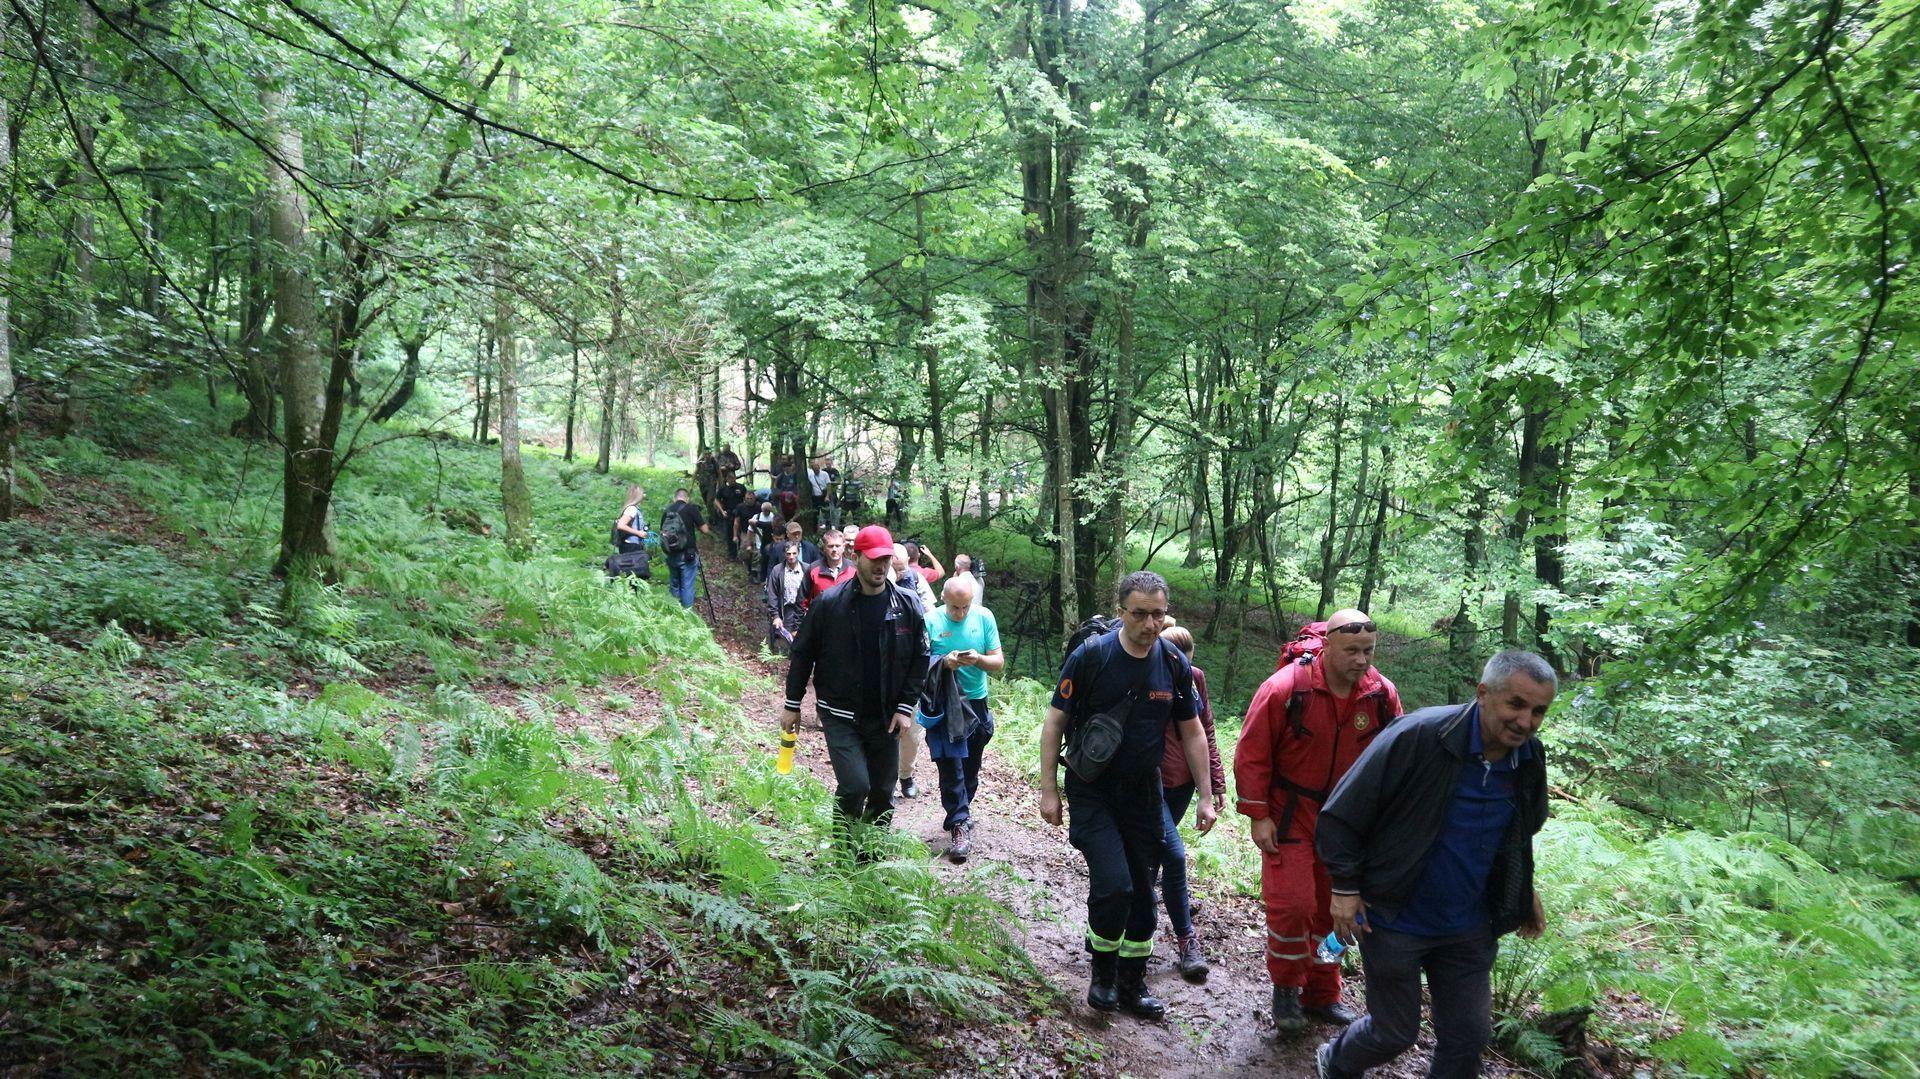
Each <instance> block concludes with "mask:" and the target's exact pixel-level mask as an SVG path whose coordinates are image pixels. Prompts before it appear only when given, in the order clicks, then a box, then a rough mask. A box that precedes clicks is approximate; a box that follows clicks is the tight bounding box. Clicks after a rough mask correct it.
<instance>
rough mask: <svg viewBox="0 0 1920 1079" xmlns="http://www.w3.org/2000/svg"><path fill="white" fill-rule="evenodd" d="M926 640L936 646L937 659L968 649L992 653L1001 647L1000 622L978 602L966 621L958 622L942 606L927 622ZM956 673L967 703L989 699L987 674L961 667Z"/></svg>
mask: <svg viewBox="0 0 1920 1079" xmlns="http://www.w3.org/2000/svg"><path fill="white" fill-rule="evenodd" d="M927 637H928V639H929V640H930V641H931V642H932V643H933V654H934V655H936V656H944V655H946V654H947V653H948V652H963V651H965V650H967V649H969V648H971V649H973V650H974V651H976V652H991V651H993V650H994V649H996V648H998V647H1000V623H999V622H997V621H995V620H994V617H993V612H992V611H989V610H987V609H986V608H985V607H982V606H980V605H979V604H977V603H976V604H974V605H973V606H972V607H970V608H968V609H967V616H966V617H965V618H962V619H961V620H960V621H958V622H955V621H954V620H953V619H951V618H948V617H947V608H946V606H945V605H944V604H943V605H941V607H940V609H939V610H937V611H935V612H934V613H933V616H932V617H931V618H928V619H927ZM953 673H954V675H955V676H956V677H957V678H958V679H959V682H960V692H962V693H965V694H966V695H967V699H968V700H970V701H984V700H986V699H987V672H985V671H983V670H981V669H980V668H978V667H961V668H959V669H958V670H956V671H954V672H953Z"/></svg>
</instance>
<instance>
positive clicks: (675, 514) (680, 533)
mask: <svg viewBox="0 0 1920 1079" xmlns="http://www.w3.org/2000/svg"><path fill="white" fill-rule="evenodd" d="M660 546H662V547H664V548H666V551H667V553H668V554H670V555H677V554H686V553H687V551H688V549H690V548H691V547H692V546H693V536H692V534H691V533H689V532H688V531H687V518H686V516H685V515H684V514H683V513H682V512H681V510H680V507H679V506H677V505H674V506H668V507H667V512H666V513H664V514H661V517H660Z"/></svg>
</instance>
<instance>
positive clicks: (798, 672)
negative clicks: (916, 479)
mask: <svg viewBox="0 0 1920 1079" xmlns="http://www.w3.org/2000/svg"><path fill="white" fill-rule="evenodd" d="M853 550H854V554H855V556H856V561H855V567H854V575H853V577H852V579H850V580H846V581H842V582H841V583H839V584H837V585H834V586H833V587H832V588H831V589H828V590H827V592H826V593H825V594H824V595H821V596H819V597H818V598H816V599H815V600H814V601H813V604H812V605H811V607H809V608H808V611H807V617H806V620H805V621H803V622H801V623H800V632H799V634H798V635H797V636H796V637H794V640H793V654H792V657H791V662H790V663H789V665H788V667H787V699H786V707H785V708H784V709H783V710H782V711H781V713H780V726H781V728H782V729H783V730H788V731H795V730H798V729H799V727H800V701H801V699H802V698H803V697H805V696H806V693H807V683H808V681H809V680H811V681H812V683H813V693H814V700H815V703H816V704H818V706H819V709H820V726H821V729H822V730H824V731H825V732H826V736H827V757H828V759H829V760H830V761H831V762H832V763H833V775H834V779H835V781H836V782H837V783H838V785H839V786H838V788H837V789H836V791H835V792H834V797H835V803H836V810H837V818H838V820H839V821H840V822H841V824H842V826H843V828H844V829H845V830H844V831H843V836H845V837H847V838H851V835H850V833H851V831H852V830H851V829H850V828H845V825H847V824H848V823H850V822H852V821H856V820H858V821H864V822H866V823H869V824H873V825H877V826H879V827H882V828H884V827H886V826H887V825H888V823H889V822H890V819H891V817H892V813H893V785H894V782H895V781H896V780H897V779H898V778H899V772H900V750H899V746H898V742H897V738H898V736H899V734H900V732H901V731H902V730H904V729H906V728H907V727H909V726H911V725H912V724H913V709H914V705H915V704H916V703H917V702H918V701H919V700H920V687H921V684H922V683H923V682H925V681H926V677H927V652H928V643H927V623H926V616H925V615H924V614H923V613H922V612H921V610H920V604H919V600H918V599H917V598H915V597H914V596H912V595H911V594H909V593H908V592H907V591H906V590H905V589H903V588H901V587H900V586H899V585H898V584H895V583H894V582H892V581H889V580H888V579H887V569H888V567H889V566H890V565H891V564H892V561H893V536H892V535H891V534H889V533H888V532H887V530H886V529H884V528H882V527H880V526H879V525H868V526H867V527H865V528H863V529H861V530H860V531H859V533H858V534H857V535H856V536H855V537H854V541H853Z"/></svg>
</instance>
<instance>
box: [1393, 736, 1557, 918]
mask: <svg viewBox="0 0 1920 1079" xmlns="http://www.w3.org/2000/svg"><path fill="white" fill-rule="evenodd" d="M1463 722H1465V723H1466V724H1467V760H1466V762H1465V763H1463V764H1461V766H1460V776H1459V778H1458V779H1457V780H1456V781H1455V783H1454V788H1453V801H1452V802H1451V803H1450V804H1449V805H1448V806H1447V819H1446V823H1444V824H1442V825H1441V826H1440V835H1439V836H1438V837H1436V838H1435V839H1434V841H1433V847H1432V848H1431V849H1430V850H1428V852H1427V864H1426V867H1425V868H1424V869H1422V870H1421V873H1420V884H1419V886H1418V887H1416V888H1415V889H1414V890H1413V895H1412V897H1411V898H1409V899H1408V900H1407V904H1406V906H1404V907H1401V908H1400V910H1399V911H1398V912H1397V913H1395V914H1394V916H1393V917H1391V918H1378V919H1376V921H1375V923H1374V924H1376V925H1379V926H1383V927H1385V928H1387V929H1392V930H1395V931H1396V932H1400V933H1411V934H1413V935H1414V936H1419V937H1454V936H1461V935H1464V934H1467V933H1471V932H1474V931H1475V930H1477V929H1479V928H1481V927H1482V926H1484V925H1486V924H1487V917H1488V915H1487V904H1486V891H1487V877H1488V876H1489V875H1491V874H1492V872H1493V859H1494V856H1495V855H1497V854H1498V853H1499V852H1500V841H1501V840H1502V839H1503V838H1505V836H1506V834H1507V825H1508V824H1509V823H1511V822H1512V820H1513V808H1514V803H1513V790H1514V778H1515V773H1516V772H1517V771H1518V770H1519V767H1520V761H1521V760H1522V759H1523V758H1525V757H1528V756H1530V755H1531V754H1532V752H1533V744H1532V743H1531V742H1529V743H1528V744H1526V745H1523V746H1521V747H1520V748H1519V749H1516V750H1514V751H1513V752H1511V753H1508V754H1507V755H1506V757H1505V758H1503V759H1501V760H1498V761H1490V760H1487V759H1486V758H1484V757H1482V756H1481V755H1480V753H1481V741H1480V706H1479V705H1478V704H1475V705H1474V706H1473V708H1472V710H1471V711H1469V712H1468V713H1467V717H1466V719H1465V720H1463Z"/></svg>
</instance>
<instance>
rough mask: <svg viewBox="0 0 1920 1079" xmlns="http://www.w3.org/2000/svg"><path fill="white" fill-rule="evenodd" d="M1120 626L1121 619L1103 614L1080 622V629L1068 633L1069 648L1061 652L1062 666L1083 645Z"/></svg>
mask: <svg viewBox="0 0 1920 1079" xmlns="http://www.w3.org/2000/svg"><path fill="white" fill-rule="evenodd" d="M1119 627H1120V619H1119V618H1118V617H1116V616H1110V615H1103V614H1096V615H1094V616H1093V617H1092V618H1089V619H1087V620H1086V621H1085V622H1082V623H1080V626H1079V628H1078V629H1075V630H1074V631H1073V632H1072V633H1069V634H1067V650H1066V651H1064V652H1062V653H1060V666H1062V667H1065V666H1066V665H1067V660H1069V659H1072V658H1073V653H1074V652H1075V651H1077V650H1078V649H1079V648H1080V646H1081V645H1083V644H1085V643H1087V642H1088V641H1090V640H1092V639H1093V638H1095V637H1098V636H1100V635H1101V634H1103V633H1112V632H1113V631H1114V630H1116V629H1118V628H1119Z"/></svg>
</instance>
